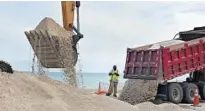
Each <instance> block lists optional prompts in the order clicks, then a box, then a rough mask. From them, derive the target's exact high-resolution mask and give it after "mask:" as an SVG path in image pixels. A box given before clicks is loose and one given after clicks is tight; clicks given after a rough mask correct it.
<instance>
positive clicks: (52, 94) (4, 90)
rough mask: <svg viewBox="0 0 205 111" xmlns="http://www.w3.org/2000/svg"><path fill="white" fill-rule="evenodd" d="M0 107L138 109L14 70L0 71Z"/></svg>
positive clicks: (9, 110)
mask: <svg viewBox="0 0 205 111" xmlns="http://www.w3.org/2000/svg"><path fill="white" fill-rule="evenodd" d="M0 111H139V110H138V109H137V108H135V107H134V106H131V105H130V104H128V103H125V102H122V101H119V100H116V99H113V98H110V97H106V96H98V95H95V94H91V93H88V92H86V91H83V90H80V89H77V88H74V87H72V86H68V85H66V84H63V83H61V82H57V81H55V80H52V79H49V78H45V77H36V76H31V75H29V74H25V73H20V72H18V73H17V72H16V73H14V74H12V75H9V74H7V73H3V75H0Z"/></svg>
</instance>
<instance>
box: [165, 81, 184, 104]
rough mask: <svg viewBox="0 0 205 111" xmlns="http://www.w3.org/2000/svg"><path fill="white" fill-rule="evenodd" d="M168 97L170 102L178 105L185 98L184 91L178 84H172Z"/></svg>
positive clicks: (169, 87)
mask: <svg viewBox="0 0 205 111" xmlns="http://www.w3.org/2000/svg"><path fill="white" fill-rule="evenodd" d="M168 97H169V100H170V102H173V103H175V104H178V103H180V102H181V101H182V98H183V89H182V87H181V85H179V84H178V83H171V84H169V86H168Z"/></svg>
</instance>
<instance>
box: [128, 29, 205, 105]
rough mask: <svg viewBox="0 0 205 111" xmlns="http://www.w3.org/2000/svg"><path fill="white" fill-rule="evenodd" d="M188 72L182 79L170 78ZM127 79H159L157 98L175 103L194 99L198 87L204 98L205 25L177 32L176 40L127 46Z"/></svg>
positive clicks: (189, 101) (201, 96) (191, 101)
mask: <svg viewBox="0 0 205 111" xmlns="http://www.w3.org/2000/svg"><path fill="white" fill-rule="evenodd" d="M186 74H189V77H187V78H186V80H185V81H183V82H169V80H172V79H174V78H176V77H180V76H183V75H186ZM124 78H126V79H143V80H157V81H159V84H158V91H157V95H156V98H160V99H162V100H165V101H170V102H173V103H176V104H178V103H180V102H187V103H193V98H194V92H195V89H196V88H197V89H198V90H199V94H200V98H201V99H202V100H205V27H195V28H194V29H193V30H189V31H183V32H179V33H178V38H174V39H173V40H168V41H163V42H158V43H155V44H149V45H145V46H141V47H137V48H128V49H127V57H126V63H125V70H124Z"/></svg>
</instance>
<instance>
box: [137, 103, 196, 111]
mask: <svg viewBox="0 0 205 111" xmlns="http://www.w3.org/2000/svg"><path fill="white" fill-rule="evenodd" d="M135 107H136V108H138V109H139V110H140V111H194V110H192V109H183V108H181V107H180V106H179V105H176V104H173V103H164V104H160V105H155V104H153V103H151V102H144V103H140V104H137V105H135Z"/></svg>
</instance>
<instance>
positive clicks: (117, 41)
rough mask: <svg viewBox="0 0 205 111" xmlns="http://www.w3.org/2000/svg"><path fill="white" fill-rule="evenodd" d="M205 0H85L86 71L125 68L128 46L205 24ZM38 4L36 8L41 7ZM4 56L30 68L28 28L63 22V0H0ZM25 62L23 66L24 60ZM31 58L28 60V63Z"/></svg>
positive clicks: (82, 46)
mask: <svg viewBox="0 0 205 111" xmlns="http://www.w3.org/2000/svg"><path fill="white" fill-rule="evenodd" d="M203 5H204V2H81V7H80V22H81V32H82V33H83V34H84V38H83V39H82V40H80V49H79V50H80V54H81V59H82V60H81V64H82V65H83V71H85V72H108V71H109V70H110V68H112V65H114V64H116V65H118V66H119V69H120V71H121V72H122V71H123V70H124V64H125V59H126V48H128V47H138V46H141V45H146V44H149V43H154V42H159V41H163V40H169V39H172V38H173V36H174V35H175V34H176V33H177V32H179V31H184V30H190V29H192V28H193V27H195V26H203V25H204V24H205V21H204V18H205V14H203V13H205V11H201V10H204V8H199V7H203ZM37 7H38V8H37ZM0 9H1V10H0V13H1V16H2V17H1V18H0V25H1V26H4V28H3V29H2V30H1V31H2V33H0V49H1V51H2V53H3V54H1V58H0V59H5V60H8V61H9V62H11V63H12V65H14V66H15V68H16V69H19V70H28V68H27V67H28V66H29V65H28V64H30V62H31V58H32V57H31V55H32V50H31V48H30V44H29V43H28V41H27V39H26V37H25V35H24V33H23V32H24V31H25V30H28V29H31V28H32V29H33V28H35V26H36V25H37V24H38V23H39V22H40V20H42V19H43V18H44V17H46V16H48V17H52V18H53V19H55V20H56V21H57V22H58V23H59V24H61V25H62V17H61V7H60V2H4V3H3V2H2V3H1V4H0ZM21 61H23V62H22V64H21V65H23V66H21V67H20V66H19V65H18V64H19V63H21ZM26 61H28V64H26Z"/></svg>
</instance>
